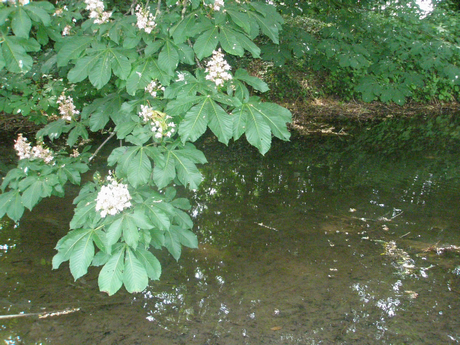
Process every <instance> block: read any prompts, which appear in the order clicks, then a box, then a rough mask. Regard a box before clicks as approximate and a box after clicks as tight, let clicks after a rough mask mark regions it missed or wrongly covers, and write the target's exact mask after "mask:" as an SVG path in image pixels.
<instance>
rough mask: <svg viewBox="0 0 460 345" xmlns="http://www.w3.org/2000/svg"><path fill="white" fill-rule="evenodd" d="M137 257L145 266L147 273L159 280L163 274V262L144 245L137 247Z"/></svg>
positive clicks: (153, 278)
mask: <svg viewBox="0 0 460 345" xmlns="http://www.w3.org/2000/svg"><path fill="white" fill-rule="evenodd" d="M135 254H136V257H137V258H138V259H139V261H140V262H141V263H142V265H143V266H144V268H145V270H146V272H147V275H148V277H149V278H150V279H152V280H158V279H160V276H161V264H160V262H159V261H158V259H157V258H156V257H155V255H153V254H152V253H151V252H149V251H148V250H145V249H144V248H142V247H139V248H137V250H136V251H135Z"/></svg>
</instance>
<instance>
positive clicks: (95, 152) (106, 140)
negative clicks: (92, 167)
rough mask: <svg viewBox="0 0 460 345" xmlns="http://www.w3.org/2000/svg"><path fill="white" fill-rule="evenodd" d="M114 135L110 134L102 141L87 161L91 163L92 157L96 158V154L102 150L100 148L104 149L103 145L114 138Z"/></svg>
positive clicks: (113, 133)
mask: <svg viewBox="0 0 460 345" xmlns="http://www.w3.org/2000/svg"><path fill="white" fill-rule="evenodd" d="M114 135H115V132H112V133H110V136H109V137H108V138H107V139H105V140H104V142H103V143H102V144H101V145H100V146H99V147H98V148H97V149H96V151H94V153H93V155H92V156H91V157H90V158H89V161H90V162H91V161H92V160H93V158H94V157H96V155H97V154H98V152H99V151H100V150H101V149H102V147H104V145H105V144H106V143H107V142H108V141H109V140H110V139H112V138H113V137H114Z"/></svg>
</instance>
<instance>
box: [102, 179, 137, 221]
mask: <svg viewBox="0 0 460 345" xmlns="http://www.w3.org/2000/svg"><path fill="white" fill-rule="evenodd" d="M107 181H109V182H110V183H109V184H108V185H105V186H102V187H101V190H100V191H99V193H98V194H97V198H96V211H99V213H100V214H101V217H102V218H105V217H106V216H107V215H111V216H114V215H116V214H118V213H120V212H121V211H123V210H124V209H125V208H129V207H131V202H130V200H131V195H130V194H129V191H128V186H127V185H126V184H123V183H118V182H117V181H116V180H115V179H114V178H113V177H112V175H111V174H110V172H109V176H107Z"/></svg>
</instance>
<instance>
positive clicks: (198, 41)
mask: <svg viewBox="0 0 460 345" xmlns="http://www.w3.org/2000/svg"><path fill="white" fill-rule="evenodd" d="M112 5H113V6H114V7H110V8H108V7H107V4H106V5H105V7H104V4H103V3H102V1H99V0H85V2H72V1H68V2H64V1H63V2H59V3H58V4H57V6H54V5H53V4H51V3H49V2H46V1H36V2H29V1H28V0H22V1H18V2H16V1H9V2H7V3H5V2H3V3H1V4H0V44H1V50H0V78H2V88H1V89H0V111H3V112H5V113H22V114H23V115H24V116H26V117H27V118H28V119H30V120H31V121H34V122H35V123H42V124H44V125H45V126H44V127H43V128H42V129H41V130H40V131H39V132H38V133H37V137H36V140H35V142H34V144H35V145H34V146H32V144H31V143H29V142H28V141H27V139H26V138H25V137H23V136H22V135H20V136H19V137H18V139H17V140H16V144H15V149H16V151H17V152H18V155H19V158H20V160H19V164H18V167H17V168H14V169H12V170H10V171H9V173H8V174H7V176H6V177H5V178H4V180H3V183H2V185H1V190H2V194H1V195H0V217H2V216H4V215H5V214H6V215H7V216H8V217H10V218H11V219H13V220H15V221H17V220H19V219H20V218H21V217H22V215H23V213H24V211H25V209H26V208H27V209H29V210H32V209H33V207H34V206H35V205H36V204H37V203H38V202H40V200H42V199H43V198H46V197H49V196H52V195H55V196H63V195H64V192H65V190H64V185H65V184H66V183H67V182H70V183H72V184H76V185H79V184H80V182H81V174H83V173H85V172H87V171H88V170H89V168H90V163H91V161H92V159H93V158H94V157H95V155H96V154H97V153H98V152H99V149H100V148H101V146H103V145H104V144H106V143H107V142H108V141H109V140H110V139H112V138H117V139H119V140H120V146H119V147H117V148H115V149H113V151H112V153H111V154H110V156H109V157H108V160H107V165H108V166H109V167H110V168H111V169H112V170H113V171H112V172H109V173H108V174H107V177H106V178H103V177H102V174H106V172H105V171H104V172H101V173H99V172H96V173H95V174H94V178H93V181H91V182H88V183H86V184H85V185H83V186H82V188H81V190H80V194H79V195H78V197H77V198H76V199H75V200H74V204H75V205H76V206H75V213H74V216H73V218H72V220H71V222H70V230H71V231H70V232H69V233H68V234H67V235H66V236H65V237H63V238H62V239H61V240H60V241H59V242H58V244H57V246H56V249H57V251H58V253H57V254H56V256H55V257H54V259H53V267H54V268H58V267H59V266H60V265H61V263H63V262H66V261H69V266H70V271H71V273H72V275H73V276H74V278H75V279H78V278H79V277H81V276H83V275H84V274H86V273H87V270H88V267H89V266H101V267H102V269H101V271H100V274H99V287H100V289H101V291H105V292H107V293H108V294H110V295H111V294H114V293H115V292H116V291H118V290H119V289H120V288H121V287H122V286H123V285H124V286H125V288H126V289H127V290H128V291H129V292H139V291H142V290H143V289H144V288H145V287H146V286H147V284H148V281H149V279H152V280H155V279H158V278H159V276H160V274H161V265H160V263H159V261H158V260H157V259H156V257H155V256H154V254H153V253H152V251H153V250H159V249H161V248H163V247H165V248H166V249H167V250H168V251H169V252H170V253H171V255H172V256H173V257H174V258H175V259H177V260H178V259H179V257H180V255H181V247H182V246H187V247H196V246H197V238H196V236H195V234H194V233H193V232H192V231H191V229H192V227H193V223H192V220H191V218H190V216H189V215H188V214H187V213H186V211H187V210H189V209H190V203H189V201H188V200H187V199H185V198H178V197H176V188H177V187H179V186H183V187H186V188H190V189H196V188H197V187H198V185H199V184H200V182H201V180H202V176H201V173H200V171H199V169H198V167H197V165H199V164H204V163H206V158H205V156H204V154H203V153H202V152H201V151H200V150H198V149H197V148H196V147H195V146H194V145H193V144H192V142H194V141H196V140H197V139H198V138H200V137H201V136H202V135H203V134H204V133H205V131H206V130H207V129H208V128H209V130H210V131H212V132H213V133H214V135H215V136H216V137H217V139H218V140H219V141H220V142H222V143H224V144H228V143H229V141H230V140H232V139H234V140H236V139H238V138H240V137H241V136H242V135H245V137H246V139H247V140H248V142H249V143H250V144H252V145H253V146H255V147H256V148H257V149H258V150H259V151H260V152H261V153H262V154H265V153H266V152H267V151H268V150H269V148H270V146H271V140H272V136H275V137H278V138H280V139H282V140H288V139H289V136H290V133H289V132H288V131H287V128H286V123H288V122H290V120H291V114H290V112H289V111H288V110H286V109H284V108H282V107H280V106H278V105H276V104H273V103H263V102H261V100H260V98H259V97H258V96H257V95H256V93H262V92H265V91H267V90H268V87H267V85H266V83H264V82H263V81H262V80H260V79H258V78H256V77H253V76H250V75H249V74H248V73H247V72H246V70H244V69H237V70H236V71H234V72H232V74H231V73H230V69H231V67H230V66H229V65H228V63H227V62H226V60H225V58H224V53H226V54H228V55H233V56H234V57H235V58H236V59H238V58H241V57H243V56H244V55H246V56H250V57H251V58H253V59H254V58H258V57H259V55H260V49H259V47H258V46H257V45H256V44H255V43H254V40H255V39H256V37H258V36H259V35H260V34H263V35H265V36H266V37H268V39H269V40H270V41H271V42H272V43H274V44H278V42H279V31H280V28H281V24H282V23H283V19H282V17H281V16H280V15H279V14H278V13H277V11H276V9H275V7H273V6H271V5H268V4H266V3H265V2H257V1H254V2H243V1H241V2H240V1H226V2H225V4H224V3H223V2H222V1H215V2H214V1H213V0H205V1H201V0H192V1H187V0H185V1H179V2H176V0H174V1H173V0H166V1H161V0H158V2H155V3H150V4H149V3H148V2H147V5H139V4H137V5H136V2H134V4H126V3H120V6H121V8H122V11H119V10H117V8H116V6H117V5H118V2H116V1H113V2H111V3H110V6H112ZM130 6H131V7H130ZM142 6H144V7H142ZM109 11H111V12H109ZM112 11H113V12H112ZM91 133H102V134H103V135H105V136H106V140H105V141H104V143H103V144H102V145H101V146H99V147H97V148H94V147H91V146H90V145H89V144H88V139H89V138H90V136H91ZM49 147H53V148H54V152H53V151H52V150H50V149H49Z"/></svg>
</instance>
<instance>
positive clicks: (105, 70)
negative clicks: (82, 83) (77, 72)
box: [89, 51, 113, 89]
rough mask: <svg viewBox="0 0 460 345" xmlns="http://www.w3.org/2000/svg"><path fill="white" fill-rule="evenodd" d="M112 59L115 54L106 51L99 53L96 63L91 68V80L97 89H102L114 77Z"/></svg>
mask: <svg viewBox="0 0 460 345" xmlns="http://www.w3.org/2000/svg"><path fill="white" fill-rule="evenodd" d="M112 59H113V56H112V55H111V54H110V53H109V52H108V51H106V52H104V54H101V55H99V57H98V59H97V60H95V61H94V65H93V66H92V67H90V68H89V81H90V82H91V84H93V85H94V86H95V87H96V88H97V89H101V88H102V87H103V86H104V85H105V84H107V83H108V82H109V80H110V78H111V77H112Z"/></svg>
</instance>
